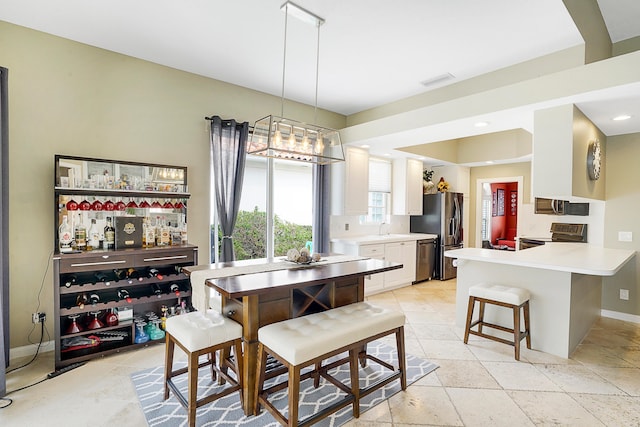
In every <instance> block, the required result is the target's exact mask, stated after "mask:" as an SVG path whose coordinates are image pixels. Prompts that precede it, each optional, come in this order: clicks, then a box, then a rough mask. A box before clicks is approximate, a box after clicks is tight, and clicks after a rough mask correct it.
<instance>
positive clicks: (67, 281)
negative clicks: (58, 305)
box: [64, 274, 78, 288]
mask: <svg viewBox="0 0 640 427" xmlns="http://www.w3.org/2000/svg"><path fill="white" fill-rule="evenodd" d="M76 283H78V276H76V275H75V274H67V275H66V276H65V278H64V286H65V288H70V287H71V285H75V284H76Z"/></svg>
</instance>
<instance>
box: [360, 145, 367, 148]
mask: <svg viewBox="0 0 640 427" xmlns="http://www.w3.org/2000/svg"><path fill="white" fill-rule="evenodd" d="M360 148H369V146H368V145H367V144H362V145H361V146H360Z"/></svg>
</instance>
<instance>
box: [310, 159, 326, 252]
mask: <svg viewBox="0 0 640 427" xmlns="http://www.w3.org/2000/svg"><path fill="white" fill-rule="evenodd" d="M329 168H330V165H317V164H316V165H313V226H312V230H313V232H312V233H313V234H312V235H313V252H315V253H321V254H328V253H329V251H330V248H329V209H330V207H329V185H330V181H329Z"/></svg>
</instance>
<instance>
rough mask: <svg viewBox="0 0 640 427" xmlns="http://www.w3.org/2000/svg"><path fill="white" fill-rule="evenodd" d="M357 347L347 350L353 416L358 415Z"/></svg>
mask: <svg viewBox="0 0 640 427" xmlns="http://www.w3.org/2000/svg"><path fill="white" fill-rule="evenodd" d="M358 353H359V351H358V350H357V349H354V348H352V349H351V350H349V372H350V374H351V394H353V405H352V408H353V418H358V417H360V375H359V366H360V363H359V360H358Z"/></svg>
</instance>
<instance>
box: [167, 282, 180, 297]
mask: <svg viewBox="0 0 640 427" xmlns="http://www.w3.org/2000/svg"><path fill="white" fill-rule="evenodd" d="M169 289H170V290H171V292H173V293H174V294H176V296H177V297H179V296H180V286H178V284H177V283H172V284H171V287H170V288H169Z"/></svg>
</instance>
